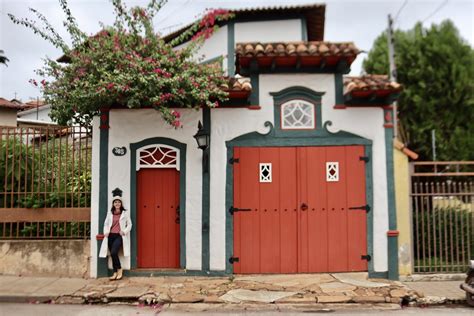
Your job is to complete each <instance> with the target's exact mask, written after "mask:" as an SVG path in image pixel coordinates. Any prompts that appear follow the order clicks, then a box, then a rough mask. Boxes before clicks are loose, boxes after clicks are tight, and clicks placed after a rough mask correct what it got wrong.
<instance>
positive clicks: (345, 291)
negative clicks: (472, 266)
mask: <svg viewBox="0 0 474 316" xmlns="http://www.w3.org/2000/svg"><path fill="white" fill-rule="evenodd" d="M406 284H409V283H405V284H404V283H401V282H395V281H388V280H375V279H370V280H368V279H367V273H337V274H298V275H250V276H234V277H186V276H180V277H173V276H169V277H152V278H149V277H133V278H128V277H126V278H124V279H123V280H120V281H109V280H108V279H106V278H102V279H73V278H41V277H16V276H2V275H0V302H30V303H33V302H38V303H45V302H47V303H59V304H85V303H89V304H90V303H99V304H100V303H115V304H117V303H129V304H141V305H155V306H163V305H174V306H176V305H180V304H181V305H182V306H185V305H190V304H201V305H202V304H204V305H206V306H209V305H212V306H213V307H215V308H216V307H217V308H219V307H220V308H222V309H229V308H234V307H235V308H237V309H238V308H241V307H242V306H243V305H246V306H247V305H249V304H250V305H252V304H254V305H255V304H256V305H257V306H260V307H262V304H263V305H266V306H269V307H272V306H273V307H275V305H271V304H276V305H278V306H316V305H317V306H324V305H327V304H353V305H351V306H354V307H355V306H359V305H364V306H365V305H374V304H375V305H380V306H384V308H397V307H398V308H399V306H400V305H401V304H403V305H406V304H409V303H410V302H412V303H411V304H416V302H417V300H420V298H421V297H422V296H423V294H422V293H421V291H420V290H419V289H411V288H409V287H408V286H407V285H406ZM457 286H459V285H457ZM424 304H426V302H425V303H424ZM204 305H203V306H204ZM196 306H198V305H196ZM273 307H272V308H273Z"/></svg>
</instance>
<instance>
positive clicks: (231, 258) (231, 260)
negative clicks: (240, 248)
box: [229, 257, 239, 264]
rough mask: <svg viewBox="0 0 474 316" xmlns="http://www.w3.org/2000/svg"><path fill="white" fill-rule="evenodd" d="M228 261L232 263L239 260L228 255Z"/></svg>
mask: <svg viewBox="0 0 474 316" xmlns="http://www.w3.org/2000/svg"><path fill="white" fill-rule="evenodd" d="M229 262H230V264H234V262H239V257H230V258H229Z"/></svg>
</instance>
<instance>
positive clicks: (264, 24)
mask: <svg viewBox="0 0 474 316" xmlns="http://www.w3.org/2000/svg"><path fill="white" fill-rule="evenodd" d="M301 31H302V29H301V20H300V19H292V20H279V21H260V22H242V23H236V24H235V43H239V42H264V43H268V42H280V41H301V40H302V36H303V35H302V34H301Z"/></svg>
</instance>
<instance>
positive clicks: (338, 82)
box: [334, 73, 344, 105]
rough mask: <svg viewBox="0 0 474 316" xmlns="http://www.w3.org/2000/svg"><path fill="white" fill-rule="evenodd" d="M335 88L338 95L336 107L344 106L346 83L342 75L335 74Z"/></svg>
mask: <svg viewBox="0 0 474 316" xmlns="http://www.w3.org/2000/svg"><path fill="white" fill-rule="evenodd" d="M334 88H335V93H336V105H341V104H344V81H343V78H342V73H336V74H334Z"/></svg>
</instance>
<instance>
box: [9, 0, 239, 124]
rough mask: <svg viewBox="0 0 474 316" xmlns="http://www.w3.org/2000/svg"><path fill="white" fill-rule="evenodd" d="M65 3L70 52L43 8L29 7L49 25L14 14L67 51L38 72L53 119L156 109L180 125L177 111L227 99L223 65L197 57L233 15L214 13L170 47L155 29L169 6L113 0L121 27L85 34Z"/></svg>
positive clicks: (83, 119) (68, 120)
mask: <svg viewBox="0 0 474 316" xmlns="http://www.w3.org/2000/svg"><path fill="white" fill-rule="evenodd" d="M59 3H60V5H61V8H62V9H63V11H64V13H65V15H66V20H65V21H64V26H65V27H66V29H67V31H68V33H69V34H70V36H71V40H72V45H71V47H70V46H69V45H67V44H66V41H64V40H63V39H62V38H61V37H60V36H59V35H58V33H57V32H56V31H55V30H54V28H53V27H52V26H51V25H50V23H49V22H48V20H47V19H46V17H44V16H43V15H42V14H41V13H39V12H38V11H37V10H35V9H30V11H32V12H33V13H34V14H35V15H36V17H37V19H38V20H39V21H40V22H42V23H43V24H44V27H43V28H40V27H38V26H37V24H36V21H34V20H29V19H26V18H22V19H19V18H16V17H15V16H13V15H9V16H10V19H11V20H12V21H13V22H14V23H17V24H21V25H24V26H26V27H29V28H31V29H32V30H33V31H34V32H35V33H37V34H39V35H40V36H41V37H43V38H44V39H46V40H48V41H49V42H51V43H52V44H53V45H55V46H56V47H57V48H60V49H61V50H62V52H63V54H64V56H63V58H62V59H63V60H67V62H66V63H61V62H58V61H57V60H55V59H51V58H46V59H45V63H44V67H43V68H42V69H39V70H37V74H38V75H39V76H41V77H42V78H41V79H39V80H38V81H36V80H32V81H31V82H32V83H33V84H36V85H38V86H39V87H40V89H41V91H42V94H43V97H44V99H45V101H46V102H47V103H48V104H51V106H52V110H51V117H52V118H53V120H55V121H57V122H58V123H59V124H77V123H80V124H88V123H90V121H91V119H92V117H93V116H94V115H97V114H98V113H99V111H100V110H101V109H102V108H108V107H111V106H116V105H118V106H125V107H128V108H142V107H153V108H155V109H156V110H158V111H159V112H160V114H161V116H162V117H163V118H164V120H165V121H166V122H167V123H169V124H171V125H173V126H174V127H178V126H180V120H179V118H180V113H179V112H178V111H176V110H172V108H184V107H186V108H199V107H215V106H218V105H219V102H222V101H224V100H226V98H227V94H226V92H224V91H223V90H222V89H221V88H220V86H221V85H222V84H223V83H224V77H223V74H222V70H221V69H220V67H216V66H212V65H206V64H200V63H199V60H196V58H194V57H193V56H194V54H195V52H196V50H197V49H198V48H199V46H200V45H201V44H202V42H203V41H204V40H205V39H207V38H208V37H210V36H211V35H212V33H213V32H214V31H215V30H216V29H217V24H218V22H219V21H223V20H226V19H229V18H231V17H232V15H231V14H230V13H229V12H228V11H225V10H213V11H208V12H207V14H206V15H205V16H204V17H203V18H202V19H200V20H199V21H197V22H196V23H195V24H194V25H193V26H191V27H190V28H188V29H187V31H185V32H183V33H182V34H181V35H180V36H178V37H176V38H174V39H173V40H172V41H169V42H165V41H164V40H163V39H162V38H161V37H160V35H159V34H158V33H157V32H155V30H154V27H153V18H154V17H155V15H156V13H157V12H158V11H159V10H160V9H161V8H162V7H163V5H164V4H165V3H166V1H163V0H162V1H156V0H151V1H150V3H149V4H148V6H146V7H133V8H130V9H128V8H127V7H126V6H125V4H124V3H123V2H122V1H121V0H112V4H113V7H114V11H115V23H114V24H113V25H112V26H108V27H106V26H103V25H102V30H101V31H100V32H98V33H96V34H94V35H87V34H85V33H84V32H83V31H81V30H80V29H79V27H78V25H77V22H76V20H75V19H74V17H73V16H72V14H71V12H70V10H69V8H68V4H67V1H66V0H59ZM189 39H191V40H190V41H189V42H188V44H186V45H180V48H179V49H176V46H177V45H179V44H181V43H183V42H184V41H187V40H189ZM38 82H39V83H38Z"/></svg>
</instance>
